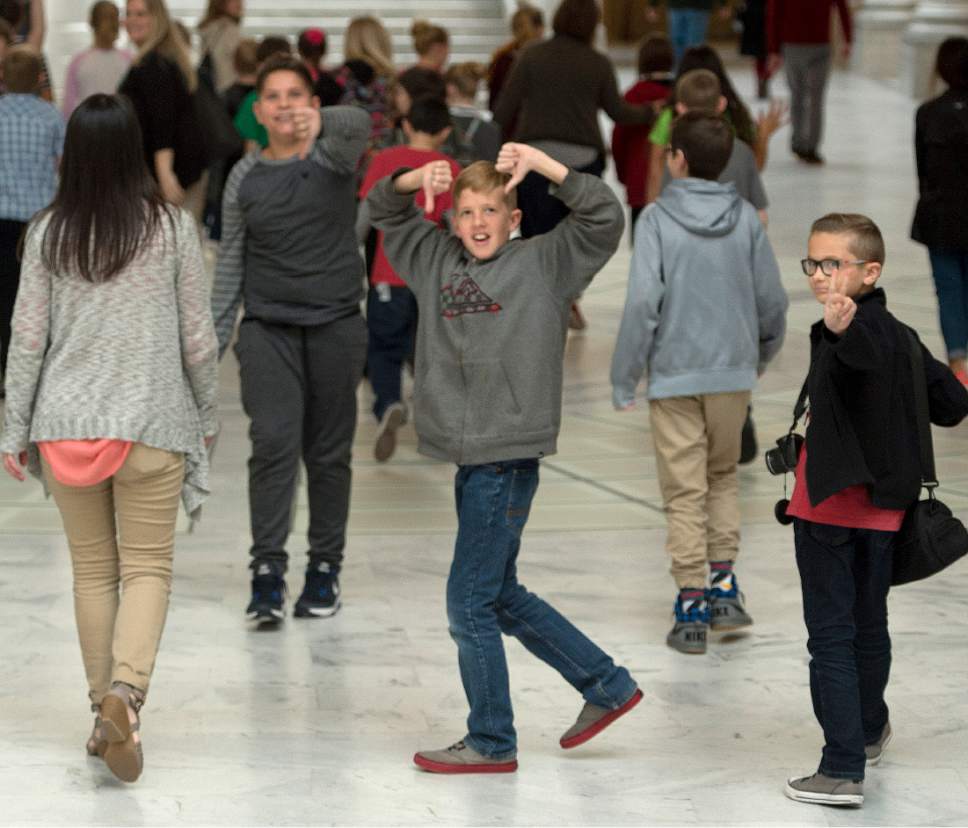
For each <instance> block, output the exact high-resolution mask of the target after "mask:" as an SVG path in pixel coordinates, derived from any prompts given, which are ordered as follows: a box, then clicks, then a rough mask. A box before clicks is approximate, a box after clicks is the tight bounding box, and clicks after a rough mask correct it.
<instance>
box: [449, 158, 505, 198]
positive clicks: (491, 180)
mask: <svg viewBox="0 0 968 828" xmlns="http://www.w3.org/2000/svg"><path fill="white" fill-rule="evenodd" d="M510 180H511V176H510V175H508V174H507V173H502V172H498V171H497V167H495V166H494V164H493V163H492V162H490V161H475V162H474V163H473V164H471V165H470V166H468V167H466V168H465V169H464V170H462V171H461V174H460V175H458V176H457V180H456V181H455V182H454V207H455V208H456V207H457V202H458V201H459V200H460V196H461V193H463V192H464V190H470V191H471V192H473V193H489V192H491V191H492V190H496V189H498V188H500V190H501V193H502V195H503V196H504V203H505V204H506V205H507V207H508V209H509V210H514V209H516V208H517V206H518V192H517V190H511V192H509V193H505V192H504V188H505V187H507V185H508V182H509V181H510Z"/></svg>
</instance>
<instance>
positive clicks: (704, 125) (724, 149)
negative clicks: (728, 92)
mask: <svg viewBox="0 0 968 828" xmlns="http://www.w3.org/2000/svg"><path fill="white" fill-rule="evenodd" d="M670 146H671V147H672V149H673V151H675V150H682V154H683V155H684V156H685V157H686V164H688V165H689V176H690V177H691V178H705V179H706V180H707V181H715V180H716V179H718V178H719V176H720V174H721V173H722V171H723V170H724V169H726V164H727V163H729V156H730V154H731V153H732V152H733V130H732V129H730V126H729V124H727V123H726V120H725V119H724V118H721V117H720V116H719V115H710V114H708V113H706V112H687V113H686V114H685V115H680V116H679V117H678V118H676V119H675V121H673V122H672V140H671V141H670Z"/></svg>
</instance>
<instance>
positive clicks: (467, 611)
mask: <svg viewBox="0 0 968 828" xmlns="http://www.w3.org/2000/svg"><path fill="white" fill-rule="evenodd" d="M537 488H538V461H537V460H512V461H509V462H502V463H490V464H488V465H483V466H461V467H459V468H458V470H457V477H456V480H455V494H456V499H457V517H458V521H459V527H458V530H457V543H456V546H455V548H454V562H453V565H452V566H451V569H450V577H449V578H448V580H447V618H448V620H449V623H450V635H451V637H452V638H453V639H454V641H455V642H456V643H457V653H458V662H459V664H460V676H461V681H462V682H463V684H464V692H465V693H466V695H467V701H468V703H469V704H470V708H471V712H470V715H469V716H468V717H467V731H468V733H467V736H466V737H465V738H464V741H465V742H466V743H467V744H468V745H470V747H472V748H473V749H474V750H476V751H477V752H478V753H482V754H484V755H485V756H489V757H492V758H495V759H510V758H512V757H513V756H514V755H515V753H516V746H517V742H516V735H515V732H514V723H513V721H514V714H513V712H512V710H511V694H510V689H509V686H508V667H507V661H506V659H505V656H504V643H503V642H502V640H501V633H504V634H506V635H513V636H514V637H515V638H517V639H518V640H519V641H520V642H521V643H522V644H523V645H524V646H525V647H526V648H527V650H528V651H529V652H530V653H531V654H532V655H535V656H537V657H538V658H540V659H541V660H542V661H543V662H545V663H546V664H548V665H549V666H550V667H553V668H554V669H555V670H557V671H558V672H559V673H561V675H562V677H563V678H564V679H565V681H567V682H568V683H569V684H570V685H571V686H572V687H574V688H575V689H576V690H577V691H578V692H579V693H581V694H582V696H584V698H585V699H586V701H589V702H592V703H593V704H596V705H599V706H600V707H605V708H608V709H610V710H615V709H617V708H619V707H621V706H622V705H623V704H625V702H627V701H628V700H629V699H630V698H631V697H632V695H633V694H634V693H635V691H636V684H635V682H634V681H633V680H632V677H631V676H630V675H629V673H628V671H627V670H626V669H625V668H624V667H617V666H616V665H615V663H614V662H613V661H612V659H611V658H610V657H609V656H608V655H606V654H605V653H604V652H602V651H601V650H600V649H599V648H598V647H596V646H595V645H594V644H593V643H592V642H591V641H589V640H588V639H587V638H586V637H585V636H584V635H583V634H582V633H581V632H580V631H579V630H578V629H576V628H575V627H574V626H573V625H572V624H571V623H570V622H569V621H568V620H567V619H566V618H565V617H564V616H562V615H561V614H560V613H558V612H557V611H556V610H555V609H554V608H552V607H551V606H549V605H548V604H546V603H545V602H544V601H542V600H541V599H540V598H539V597H538V596H536V595H533V594H532V593H530V592H528V591H527V590H526V589H525V588H524V587H523V586H522V585H521V584H519V583H518V578H517V557H518V550H519V549H520V547H521V532H522V531H523V530H524V525H525V523H527V520H528V513H529V512H530V510H531V501H532V499H533V498H534V493H535V491H536V490H537Z"/></svg>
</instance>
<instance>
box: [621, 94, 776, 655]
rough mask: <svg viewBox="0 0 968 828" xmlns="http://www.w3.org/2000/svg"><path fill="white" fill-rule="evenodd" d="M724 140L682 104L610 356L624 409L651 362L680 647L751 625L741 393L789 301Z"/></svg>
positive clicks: (760, 364)
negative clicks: (743, 542) (743, 582)
mask: <svg viewBox="0 0 968 828" xmlns="http://www.w3.org/2000/svg"><path fill="white" fill-rule="evenodd" d="M732 144H733V132H732V129H731V128H730V126H729V124H727V123H726V121H725V120H723V119H722V118H721V117H718V116H714V115H709V114H702V113H687V114H685V115H682V116H681V117H680V118H678V119H677V120H676V122H675V125H674V127H673V130H672V141H671V146H670V149H669V158H668V166H669V172H670V174H671V176H672V178H673V181H672V182H671V183H670V184H669V185H668V186H667V187H666V188H665V190H664V191H663V193H662V195H661V196H660V197H659V199H658V200H657V201H656V202H654V203H653V204H652V205H650V206H649V207H648V208H647V210H646V211H645V212H644V213H643V214H642V216H641V218H640V219H639V221H638V223H637V224H636V227H635V249H634V252H633V256H632V268H631V273H630V275H629V286H628V296H627V299H626V303H625V313H624V316H623V317H622V324H621V328H620V329H619V335H618V342H617V343H616V345H615V355H614V357H613V359H612V389H613V402H614V404H615V407H616V408H617V409H619V410H627V409H630V408H633V407H634V405H635V389H636V386H637V385H638V382H639V380H640V379H641V377H642V373H643V371H645V370H646V368H647V369H648V374H649V384H648V397H649V417H650V421H651V426H652V436H653V439H654V441H655V454H656V464H657V467H658V475H659V486H660V488H661V490H662V498H663V501H664V503H665V508H666V515H667V521H668V535H667V541H666V547H667V549H668V551H669V554H670V556H671V558H672V575H673V577H674V578H675V581H676V585H677V586H678V588H679V594H678V596H677V598H676V603H675V625H674V626H673V628H672V630H671V631H670V632H669V635H668V637H667V639H666V641H667V643H668V644H669V646H670V647H673V648H674V649H677V650H679V651H680V652H684V653H705V652H706V633H707V631H708V630H709V629H710V628H712V629H713V630H715V631H727V630H735V629H739V628H741V627H746V626H749V625H750V624H752V623H753V619H752V618H750V616H749V615H748V614H747V612H746V608H745V606H744V603H743V595H742V593H740V591H739V588H738V585H737V581H736V577H735V575H734V574H733V564H734V562H735V560H736V556H737V553H738V549H739V529H740V513H739V503H738V487H737V481H736V463H737V460H738V459H739V454H740V431H741V428H742V425H743V421H744V419H745V418H746V411H747V407H748V405H749V401H750V392H751V391H752V389H753V387H754V385H755V384H756V378H757V376H758V374H761V373H762V372H763V370H764V368H765V367H766V364H767V363H768V362H769V361H770V360H771V359H772V358H773V357H774V356H775V355H776V353H777V351H779V349H780V345H781V344H782V343H783V335H784V332H785V329H786V310H787V304H788V303H787V296H786V293H785V291H784V290H783V287H782V285H781V284H780V270H779V267H778V266H777V262H776V257H775V256H774V255H773V250H772V248H771V247H770V243H769V241H768V239H767V237H766V232H765V230H764V228H763V224H762V222H761V221H760V219H759V217H758V216H757V213H756V209H755V208H754V207H753V206H752V205H751V204H750V203H749V202H747V201H745V200H744V199H742V198H740V197H739V195H738V194H737V193H736V188H735V187H734V185H733V184H719V183H717V181H716V179H717V178H718V177H719V175H720V173H721V172H722V170H723V168H724V167H725V165H726V162H727V161H728V159H729V157H730V152H731V151H732ZM707 564H708V569H709V574H710V582H709V587H708V588H707Z"/></svg>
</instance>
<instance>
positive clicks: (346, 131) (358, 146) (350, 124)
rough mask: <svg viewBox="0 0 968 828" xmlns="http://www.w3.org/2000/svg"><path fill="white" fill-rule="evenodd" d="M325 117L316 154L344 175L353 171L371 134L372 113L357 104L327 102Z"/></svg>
mask: <svg viewBox="0 0 968 828" xmlns="http://www.w3.org/2000/svg"><path fill="white" fill-rule="evenodd" d="M322 121H323V122H322V136H321V137H320V139H319V141H318V143H317V144H316V154H315V156H314V157H315V158H316V159H317V160H318V161H319V162H320V163H321V164H322V165H323V166H324V167H329V168H330V169H331V170H334V171H335V172H337V173H340V174H341V175H352V174H354V173H355V172H356V168H357V167H358V166H359V163H360V157H361V156H362V155H363V152H364V150H366V144H367V141H368V140H369V138H370V116H369V115H368V114H367V112H366V111H365V110H363V109H361V108H360V107H356V106H327V107H325V108H324V109H323V110H322Z"/></svg>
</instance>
